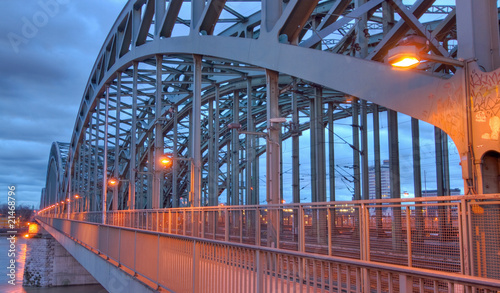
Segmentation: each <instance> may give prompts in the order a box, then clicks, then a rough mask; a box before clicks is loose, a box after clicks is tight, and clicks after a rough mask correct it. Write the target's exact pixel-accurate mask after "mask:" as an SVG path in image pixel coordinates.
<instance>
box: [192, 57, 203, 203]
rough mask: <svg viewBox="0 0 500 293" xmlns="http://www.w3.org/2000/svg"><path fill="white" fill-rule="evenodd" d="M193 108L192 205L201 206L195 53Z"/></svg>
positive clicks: (198, 84) (198, 78)
mask: <svg viewBox="0 0 500 293" xmlns="http://www.w3.org/2000/svg"><path fill="white" fill-rule="evenodd" d="M192 107H193V110H192V117H191V118H192V124H191V146H192V147H191V152H192V156H191V157H192V161H191V191H190V197H191V198H190V203H191V206H194V207H199V206H200V195H201V56H200V55H193V106H192Z"/></svg>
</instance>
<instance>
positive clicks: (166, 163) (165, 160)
mask: <svg viewBox="0 0 500 293" xmlns="http://www.w3.org/2000/svg"><path fill="white" fill-rule="evenodd" d="M160 163H161V164H162V166H163V167H165V168H170V167H172V164H173V163H174V161H173V159H172V158H171V157H170V156H167V155H164V156H162V157H160Z"/></svg>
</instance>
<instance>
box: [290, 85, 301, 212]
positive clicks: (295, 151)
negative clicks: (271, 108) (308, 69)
mask: <svg viewBox="0 0 500 293" xmlns="http://www.w3.org/2000/svg"><path fill="white" fill-rule="evenodd" d="M292 86H293V90H292V130H291V131H292V178H293V179H292V180H293V181H292V192H293V196H292V197H293V202H294V203H299V202H300V157H299V156H300V155H299V152H300V150H299V138H300V136H299V135H300V128H299V126H300V121H299V108H298V104H297V103H298V95H297V91H298V86H297V79H296V78H293V79H292ZM296 221H297V220H296Z"/></svg>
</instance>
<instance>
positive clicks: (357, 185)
mask: <svg viewBox="0 0 500 293" xmlns="http://www.w3.org/2000/svg"><path fill="white" fill-rule="evenodd" d="M351 109H352V144H353V146H354V148H353V151H352V156H353V160H352V162H353V163H352V164H353V166H352V168H353V170H354V199H355V200H360V199H361V172H360V159H359V156H360V147H359V103H358V98H355V97H353V98H352V101H351Z"/></svg>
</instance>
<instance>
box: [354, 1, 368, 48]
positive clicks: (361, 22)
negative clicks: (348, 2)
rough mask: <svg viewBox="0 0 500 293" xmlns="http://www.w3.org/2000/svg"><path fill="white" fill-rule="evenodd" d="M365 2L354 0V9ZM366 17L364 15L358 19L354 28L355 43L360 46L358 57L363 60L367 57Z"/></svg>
mask: <svg viewBox="0 0 500 293" xmlns="http://www.w3.org/2000/svg"><path fill="white" fill-rule="evenodd" d="M365 3H366V0H355V1H354V5H355V7H356V8H357V7H360V6H361V5H363V4H365ZM367 24H368V15H367V13H364V14H363V15H362V16H361V17H360V19H358V23H357V27H356V43H358V44H359V46H360V51H359V57H361V58H365V57H366V55H368V36H369V35H368V25H367Z"/></svg>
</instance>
